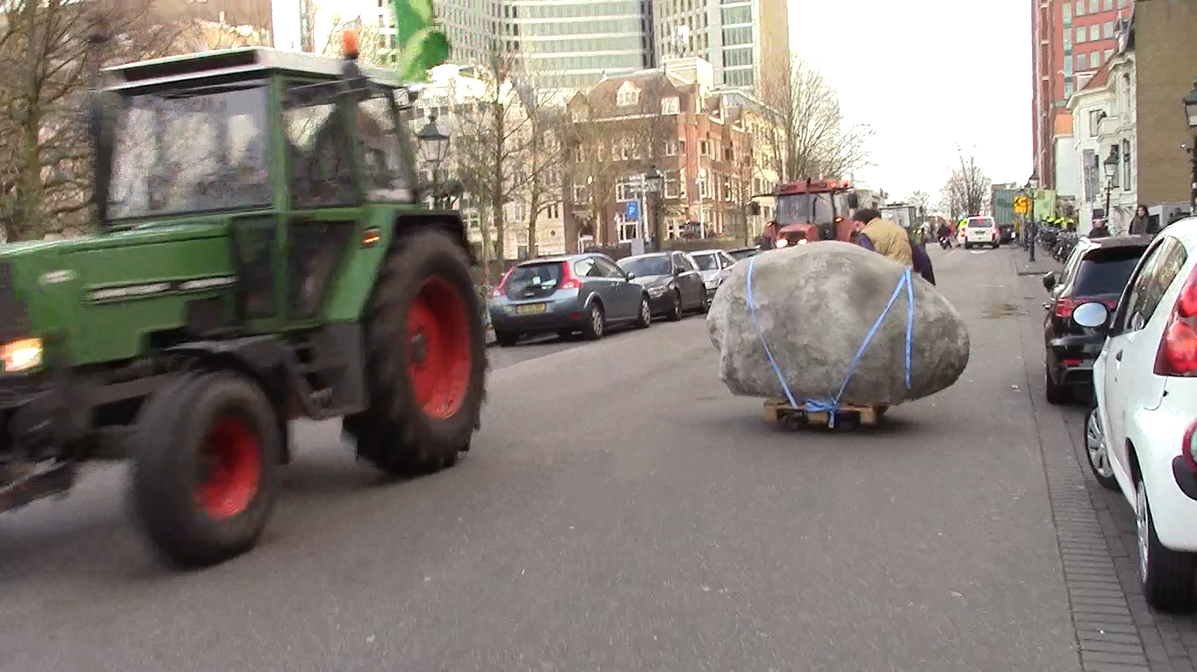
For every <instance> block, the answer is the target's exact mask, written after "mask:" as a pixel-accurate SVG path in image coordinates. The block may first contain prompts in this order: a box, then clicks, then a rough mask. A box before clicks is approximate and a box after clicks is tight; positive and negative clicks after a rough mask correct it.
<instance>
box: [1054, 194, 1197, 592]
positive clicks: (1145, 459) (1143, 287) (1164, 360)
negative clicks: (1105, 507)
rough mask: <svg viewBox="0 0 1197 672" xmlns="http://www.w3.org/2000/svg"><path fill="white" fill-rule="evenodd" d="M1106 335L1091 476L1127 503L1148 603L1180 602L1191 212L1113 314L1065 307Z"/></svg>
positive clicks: (1195, 492)
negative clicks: (1131, 511) (1133, 521)
mask: <svg viewBox="0 0 1197 672" xmlns="http://www.w3.org/2000/svg"><path fill="white" fill-rule="evenodd" d="M1073 319H1074V320H1075V321H1076V322H1077V324H1079V325H1080V326H1082V327H1090V328H1096V329H1100V330H1102V331H1104V332H1105V333H1106V336H1107V338H1106V342H1105V345H1104V346H1103V348H1102V351H1101V354H1100V355H1098V357H1097V361H1096V362H1095V363H1094V366H1093V382H1094V391H1095V397H1096V404H1095V408H1094V409H1093V410H1091V411H1090V412H1089V416H1088V418H1087V419H1086V423H1085V447H1086V453H1087V454H1088V457H1089V466H1090V468H1091V470H1092V471H1093V475H1094V476H1095V477H1096V478H1097V480H1098V482H1100V483H1101V484H1102V485H1103V486H1105V487H1107V488H1109V489H1111V490H1120V491H1121V492H1122V493H1123V496H1124V497H1125V498H1126V500H1127V502H1129V503H1130V505H1131V506H1132V507H1133V508H1134V512H1135V517H1136V521H1137V527H1138V547H1139V566H1138V569H1139V580H1140V581H1141V582H1142V584H1143V594H1144V596H1146V598H1147V602H1148V604H1150V605H1151V606H1152V607H1154V608H1157V609H1161V610H1183V609H1187V608H1189V607H1190V606H1191V605H1192V603H1193V600H1194V591H1195V588H1197V578H1195V576H1194V573H1195V572H1197V437H1195V436H1194V434H1195V432H1197V218H1189V219H1185V220H1182V221H1180V222H1176V223H1175V224H1172V225H1171V226H1169V227H1168V228H1166V229H1164V230H1163V231H1162V232H1161V233H1160V234H1159V235H1158V236H1157V237H1156V239H1155V240H1154V241H1153V242H1152V244H1151V246H1150V247H1148V248H1147V250H1146V251H1145V252H1144V253H1143V258H1142V259H1140V260H1139V264H1138V265H1137V266H1136V267H1135V270H1134V272H1133V273H1132V274H1131V277H1130V280H1129V282H1128V283H1127V286H1126V289H1124V290H1123V293H1122V297H1121V299H1120V300H1119V302H1118V307H1117V308H1116V309H1115V310H1114V313H1113V315H1110V314H1109V310H1108V309H1107V308H1106V307H1105V306H1104V305H1102V304H1100V303H1087V304H1083V305H1081V306H1079V307H1078V308H1077V309H1076V310H1075V311H1074V312H1073Z"/></svg>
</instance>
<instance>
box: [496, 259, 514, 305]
mask: <svg viewBox="0 0 1197 672" xmlns="http://www.w3.org/2000/svg"><path fill="white" fill-rule="evenodd" d="M513 272H515V266H512V267H511V268H509V269H507V272H506V273H504V274H503V279H502V280H500V281H499V286H498V287H495V291H494V292H491V296H492V297H495V298H498V297H500V296H503V294H505V293H506V292H507V278H510V277H511V274H512V273H513Z"/></svg>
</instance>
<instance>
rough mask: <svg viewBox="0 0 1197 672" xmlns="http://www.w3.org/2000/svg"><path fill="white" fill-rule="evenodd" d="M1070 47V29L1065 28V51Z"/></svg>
mask: <svg viewBox="0 0 1197 672" xmlns="http://www.w3.org/2000/svg"><path fill="white" fill-rule="evenodd" d="M1071 48H1072V31H1071V30H1065V31H1064V49H1065V50H1066V51H1067V50H1068V49H1071Z"/></svg>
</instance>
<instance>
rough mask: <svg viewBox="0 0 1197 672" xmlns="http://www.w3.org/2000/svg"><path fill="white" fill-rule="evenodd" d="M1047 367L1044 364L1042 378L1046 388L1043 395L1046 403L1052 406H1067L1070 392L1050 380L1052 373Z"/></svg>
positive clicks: (1070, 396)
mask: <svg viewBox="0 0 1197 672" xmlns="http://www.w3.org/2000/svg"><path fill="white" fill-rule="evenodd" d="M1047 367H1048V365H1047V364H1044V366H1043V378H1044V382H1045V384H1046V386H1047V393H1046V395H1045V396H1046V397H1047V403H1049V404H1051V405H1053V406H1060V405H1063V404H1067V403H1068V402H1069V401H1071V400H1072V390H1070V389H1069V388H1067V387H1065V386H1063V385H1060V384H1058V383H1056V382H1055V381H1054V380H1052V372H1051V370H1050V369H1048V368H1047Z"/></svg>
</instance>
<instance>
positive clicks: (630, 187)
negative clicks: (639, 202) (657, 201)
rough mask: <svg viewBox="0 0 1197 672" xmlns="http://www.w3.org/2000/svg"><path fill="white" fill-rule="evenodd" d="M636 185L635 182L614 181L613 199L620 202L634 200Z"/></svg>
mask: <svg viewBox="0 0 1197 672" xmlns="http://www.w3.org/2000/svg"><path fill="white" fill-rule="evenodd" d="M636 187H637V185H636V183H635V182H617V183H615V200H616V201H618V202H620V203H627V202H628V201H634V200H636Z"/></svg>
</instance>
